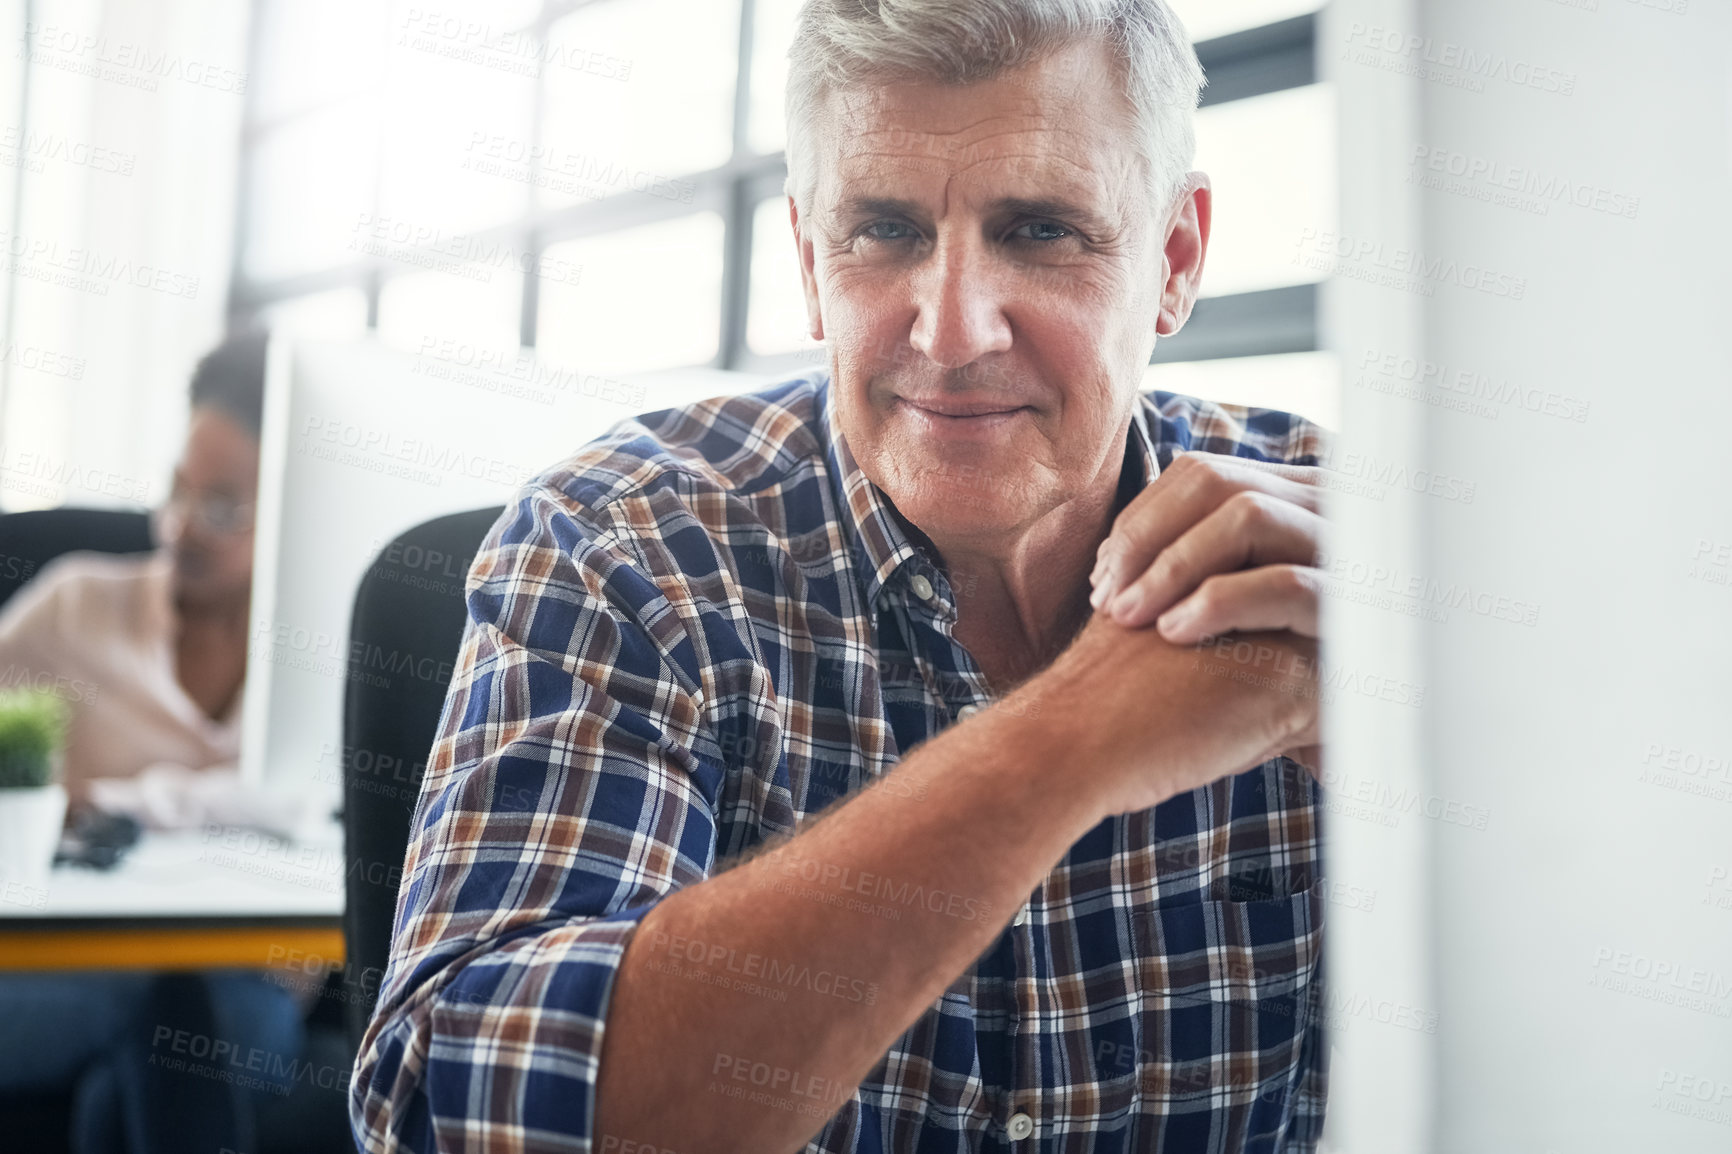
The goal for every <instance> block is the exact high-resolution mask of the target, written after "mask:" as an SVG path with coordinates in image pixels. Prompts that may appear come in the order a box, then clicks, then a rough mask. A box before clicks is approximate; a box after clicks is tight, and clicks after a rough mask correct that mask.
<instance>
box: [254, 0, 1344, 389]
mask: <svg viewBox="0 0 1732 1154" xmlns="http://www.w3.org/2000/svg"><path fill="white" fill-rule="evenodd" d="M270 2H271V0H252V13H253V15H252V22H251V23H252V28H251V32H250V33H249V44H248V53H249V57H250V59H249V62H248V63H249V69H250V74H251V75H259V74H260V72H259V68H260V64H261V63H262V60H263V52H264V46H263V44H262V43H261V42H260V29H261V28H262V27H263V25H264V19H263V11H262V10H263V6H264V5H265V4H267V3H270ZM278 2H282V0H278ZM613 2H618V0H544V2H543V4H542V7H541V11H540V13H539V14H538V15H537V17H536V19H535V20H534V21H532V22H531V23H530V24H529V25H527V26H526V27H525V28H520V29H514V30H513V31H514V32H518V33H521V32H526V31H527V32H533V33H534V34H535V35H538V36H545V35H546V34H547V31H548V29H549V28H550V27H551V25H552V24H553V23H554V22H556V21H558V20H560V19H561V18H563V17H565V16H568V15H570V14H571V13H573V12H575V11H577V10H579V9H580V8H583V7H585V6H587V4H589V3H613ZM755 9H756V3H755V0H740V22H739V37H738V43H737V46H736V49H737V58H738V68H737V73H736V76H735V83H734V109H733V120H732V132H733V140H732V154H731V156H730V158H729V159H728V161H727V162H726V163H724V164H722V165H720V166H717V167H715V168H711V169H708V170H705V171H702V172H689V173H684V174H682V175H680V176H679V177H677V179H679V180H682V181H685V182H687V183H688V184H689V186H690V187H691V188H692V190H693V195H692V197H691V199H690V200H689V201H688V200H680V201H677V202H676V201H673V200H668V199H663V198H657V197H645V196H639V195H635V194H634V193H631V192H624V193H618V194H615V195H613V196H610V197H607V198H605V199H602V200H597V201H589V202H584V203H579V204H573V205H566V206H560V207H557V208H543V207H539V206H536V205H535V204H533V202H531V203H529V204H528V205H527V206H526V208H525V210H524V211H523V212H522V213H521V214H520V215H519V216H518V217H516V218H515V219H513V220H511V221H508V222H506V223H504V224H501V225H497V226H495V227H493V228H489V229H485V230H477V231H475V232H474V233H473V234H472V235H473V237H474V239H475V240H476V241H477V242H478V243H479V244H483V245H485V244H492V243H502V244H509V245H512V246H514V247H515V250H516V251H518V252H522V253H525V254H528V255H531V256H533V257H534V258H535V259H537V260H539V259H540V257H541V255H542V254H543V253H544V252H545V251H546V250H547V248H548V247H549V246H551V245H554V244H558V243H560V242H562V241H568V240H573V239H576V238H580V237H586V236H594V235H597V234H600V233H607V232H613V231H616V230H619V229H624V228H630V227H633V226H636V225H643V224H652V223H655V222H658V221H662V220H670V219H674V218H677V217H681V216H685V215H687V214H690V213H695V212H703V211H712V212H716V213H719V214H720V215H721V217H722V221H723V239H722V244H723V254H722V300H721V310H720V332H719V333H718V334H717V341H716V349H717V352H716V355H715V357H714V358H713V359H712V360H711V361H710V362H708V367H712V368H720V369H737V370H742V371H746V372H753V373H766V374H771V373H780V372H784V371H791V370H796V369H798V368H800V367H803V366H807V365H809V364H810V361H811V356H810V353H784V354H777V355H763V354H759V353H756V352H754V351H753V350H752V349H751V348H750V346H749V345H748V343H747V340H746V325H747V311H748V309H749V307H750V302H751V264H752V220H753V216H754V214H755V212H756V210H757V208H758V206H759V205H760V204H761V203H762V202H763V201H764V200H766V199H771V198H776V197H780V196H781V195H782V187H783V182H784V179H785V177H786V174H787V167H786V164H785V162H784V159H783V154H782V152H781V151H780V150H778V151H776V152H770V153H760V152H755V151H753V150H752V148H751V145H750V139H749V133H748V127H749V119H750V111H751V83H752V52H753V41H754V36H753V31H754V16H755ZM1319 15H1320V13H1318V12H1311V13H1307V14H1304V15H1301V16H1296V17H1292V18H1289V19H1286V20H1281V21H1277V22H1275V23H1273V24H1266V25H1262V26H1259V27H1255V28H1248V29H1245V30H1243V31H1239V32H1234V33H1230V34H1228V35H1225V36H1218V37H1213V38H1211V39H1208V40H1203V41H1199V42H1198V43H1197V44H1196V51H1197V56H1198V59H1199V60H1200V61H1201V62H1202V64H1203V69H1204V74H1205V75H1206V76H1207V77H1208V81H1209V82H1208V84H1207V85H1206V86H1205V87H1204V89H1203V94H1202V102H1201V105H1202V107H1204V108H1207V107H1210V106H1212V105H1218V104H1224V103H1227V102H1228V101H1233V100H1243V99H1246V98H1248V97H1252V96H1261V95H1264V94H1266V93H1270V92H1279V91H1285V90H1287V89H1291V88H1299V87H1304V86H1306V85H1309V84H1314V83H1316V82H1317V79H1318V71H1319V70H1318V67H1317V26H1318V20H1319ZM257 93H258V88H257V86H253V87H252V88H250V89H249V91H248V94H247V98H246V99H247V107H246V111H245V114H244V120H243V125H244V127H243V130H242V139H241V150H240V164H239V173H238V177H237V188H236V197H237V203H236V213H235V243H234V248H233V253H234V256H233V265H232V272H231V277H230V283H229V296H228V319H229V326H230V328H231V329H232V330H238V329H241V328H245V327H247V326H249V325H251V324H253V323H255V322H256V321H257V320H258V318H259V316H260V314H261V313H263V312H264V311H265V310H267V309H269V308H271V307H272V306H274V305H278V304H283V303H286V302H289V301H292V300H294V299H296V298H299V297H303V296H307V295H310V294H312V293H316V292H323V291H327V290H330V289H336V288H358V289H360V290H361V291H362V292H363V293H364V294H365V297H366V301H367V330H368V331H369V332H376V331H377V329H378V322H379V299H380V294H381V291H382V289H383V287H384V284H385V282H386V281H387V280H389V279H390V278H391V277H392V276H394V275H410V274H411V273H412V272H413V271H414V270H407V269H401V268H399V267H397V266H395V265H394V264H392V262H390V261H389V260H388V259H386V258H382V257H377V256H361V257H359V258H358V259H356V260H354V261H351V262H348V263H345V264H342V265H336V266H332V267H329V268H326V269H321V270H318V271H315V272H310V273H303V274H299V275H295V276H289V277H282V278H277V279H271V280H258V279H254V278H252V277H250V276H249V275H248V274H247V272H246V257H247V252H246V245H247V241H248V237H249V234H250V228H251V223H252V214H253V209H254V204H253V182H254V174H255V167H256V165H255V157H256V153H257V149H258V146H259V143H260V141H261V140H263V139H265V138H266V137H267V136H268V135H269V134H270V133H271V132H274V131H276V130H278V129H280V128H282V127H283V126H284V125H285V124H288V123H292V122H293V121H294V120H296V119H299V118H301V117H304V116H307V115H310V114H312V113H313V112H315V111H317V110H318V109H319V108H320V107H322V105H320V104H318V103H315V104H313V105H310V106H308V107H306V108H303V109H300V110H298V111H296V112H295V113H292V114H289V115H286V116H282V117H278V118H275V119H273V120H271V121H269V122H265V121H262V120H261V119H260V118H259V116H258V109H257V103H256V102H257V99H258V97H257ZM546 99H547V95H546V84H545V82H543V81H538V82H537V83H536V85H535V98H534V102H533V111H532V120H531V122H530V124H528V125H526V126H525V127H526V129H527V130H528V131H530V132H531V133H533V134H534V135H535V137H536V138H539V135H540V128H541V124H542V120H543V117H544V115H545V110H546ZM382 154H383V142H382V141H381V142H380V143H379V145H378V147H376V149H375V160H374V179H373V211H374V212H377V211H378V210H379V195H380V187H381V180H380V166H381V163H382ZM539 289H540V281H539V278H537V277H534V276H525V277H524V284H523V292H522V297H521V300H522V304H521V313H520V317H519V325H518V339H519V341H520V343H521V344H522V345H523V346H524V347H525V348H530V349H533V348H534V347H535V345H536V335H537V334H536V324H537V314H538V311H539V306H540V291H539ZM1317 305H1318V285H1317V284H1315V283H1311V284H1300V285H1290V286H1286V287H1281V288H1274V289H1266V290H1261V291H1256V292H1244V293H1233V294H1228V295H1223V296H1216V297H1205V298H1204V299H1202V300H1200V301H1199V302H1198V303H1197V305H1196V308H1195V310H1194V311H1193V314H1192V316H1191V319H1190V320H1189V321H1188V322H1187V324H1186V326H1185V328H1184V330H1183V331H1181V332H1180V333H1179V334H1178V335H1177V336H1175V337H1171V338H1168V339H1165V340H1162V341H1160V342H1159V343H1158V344H1157V345H1156V349H1155V354H1154V356H1153V358H1152V359H1151V363H1156V364H1158V363H1163V362H1172V361H1199V360H1212V359H1222V358H1231V357H1245V356H1257V355H1263V354H1269V353H1295V352H1314V351H1317V350H1318V349H1319V347H1320V344H1319V334H1318V322H1317Z"/></svg>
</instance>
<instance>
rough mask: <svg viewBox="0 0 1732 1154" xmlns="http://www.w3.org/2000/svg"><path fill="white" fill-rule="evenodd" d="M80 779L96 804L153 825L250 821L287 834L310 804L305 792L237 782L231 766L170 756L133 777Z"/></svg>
mask: <svg viewBox="0 0 1732 1154" xmlns="http://www.w3.org/2000/svg"><path fill="white" fill-rule="evenodd" d="M86 784H87V787H88V789H89V795H88V796H89V798H90V803H91V804H92V805H94V806H95V807H96V808H97V809H100V810H104V811H106V812H108V813H119V814H125V815H126V816H128V817H130V818H132V819H133V820H134V821H136V822H138V823H139V824H140V825H142V826H144V827H145V828H146V829H154V830H177V829H199V828H201V827H204V826H207V825H228V826H252V827H255V828H258V829H263V830H268V831H269V832H271V833H275V834H280V835H282V836H284V837H288V836H291V835H292V834H294V832H295V831H296V830H297V829H299V828H301V827H302V826H303V825H304V824H305V823H306V822H307V820H308V819H309V818H310V817H311V816H312V810H313V809H314V807H315V804H316V799H314V798H313V797H311V796H309V795H308V794H306V793H297V792H291V791H288V790H283V789H266V788H262V787H260V786H257V785H253V784H251V783H249V782H243V781H242V780H241V777H240V773H239V771H238V770H235V769H232V768H226V767H224V768H213V769H198V770H193V769H188V768H187V767H186V766H184V765H175V764H172V763H170V762H159V763H157V764H155V765H152V766H149V767H148V768H146V769H145V770H144V771H143V772H142V773H139V774H137V775H135V776H133V777H102V778H95V779H92V780H90V781H89V782H87V783H86Z"/></svg>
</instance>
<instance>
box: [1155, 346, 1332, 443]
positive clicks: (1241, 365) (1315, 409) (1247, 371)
mask: <svg viewBox="0 0 1732 1154" xmlns="http://www.w3.org/2000/svg"><path fill="white" fill-rule="evenodd" d="M1142 387H1143V389H1144V391H1147V390H1149V389H1163V390H1165V391H1166V392H1169V393H1183V394H1184V395H1185V396H1188V397H1201V398H1203V399H1204V400H1209V401H1221V402H1224V403H1226V404H1232V405H1252V406H1259V407H1262V408H1265V409H1284V410H1285V411H1287V412H1289V413H1298V414H1299V415H1301V416H1304V417H1309V418H1310V419H1311V420H1313V421H1316V422H1317V423H1318V424H1319V425H1322V426H1323V427H1324V428H1326V429H1338V428H1340V427H1341V370H1340V362H1339V361H1338V360H1337V358H1336V356H1335V354H1334V353H1283V354H1281V355H1280V356H1272V357H1232V358H1230V359H1227V360H1219V361H1180V362H1175V363H1173V364H1164V365H1150V366H1149V367H1148V369H1147V370H1146V371H1145V372H1144V373H1143V385H1142Z"/></svg>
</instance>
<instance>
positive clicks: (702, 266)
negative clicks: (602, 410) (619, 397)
mask: <svg viewBox="0 0 1732 1154" xmlns="http://www.w3.org/2000/svg"><path fill="white" fill-rule="evenodd" d="M547 260H548V262H549V263H550V264H553V265H554V267H556V268H571V269H577V270H579V271H578V273H577V275H575V276H569V277H561V278H559V279H558V280H553V279H549V278H547V277H543V279H542V283H541V304H540V312H539V314H538V316H537V318H536V341H535V343H536V351H537V354H538V355H539V356H540V357H541V359H543V360H546V361H548V362H550V363H553V364H558V365H562V366H567V367H572V368H578V369H582V370H583V371H585V372H597V373H630V372H639V371H644V370H649V369H661V368H671V367H674V366H680V365H697V364H704V363H707V362H709V361H712V360H714V359H715V356H716V342H717V337H718V334H719V333H720V331H721V323H722V218H721V217H720V216H718V215H717V214H716V213H713V212H701V213H694V214H693V215H691V216H683V217H680V218H678V219H677V220H671V221H662V222H658V223H656V224H650V225H643V226H641V227H638V228H629V229H623V230H621V231H619V232H613V233H605V234H602V235H600V236H593V237H584V238H583V239H581V240H571V241H565V242H563V243H561V244H556V245H550V246H549V247H548V250H547ZM555 262H559V263H555Z"/></svg>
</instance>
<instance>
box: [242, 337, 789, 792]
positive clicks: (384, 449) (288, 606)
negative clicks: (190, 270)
mask: <svg viewBox="0 0 1732 1154" xmlns="http://www.w3.org/2000/svg"><path fill="white" fill-rule="evenodd" d="M266 378H267V379H266V390H265V417H264V423H263V428H262V431H261V438H260V441H261V444H260V448H261V456H260V461H261V464H260V478H259V498H258V517H257V545H256V551H255V555H254V570H253V598H252V610H251V617H252V626H251V631H250V636H249V642H248V654H247V676H246V691H245V693H246V697H245V703H244V711H243V723H242V724H243V731H242V742H241V745H242V748H241V767H242V773H243V775H244V776H245V777H246V778H247V779H248V780H250V781H253V782H255V783H258V784H261V785H268V786H271V787H275V788H293V789H296V790H300V791H305V792H308V793H311V794H313V795H314V797H315V798H316V799H318V800H323V799H324V798H325V797H328V799H329V800H330V801H331V802H333V803H334V802H335V800H336V798H337V796H338V795H339V793H340V789H341V777H340V767H341V750H342V710H343V691H344V686H345V683H346V682H345V677H346V673H347V654H348V650H349V645H348V630H349V618H350V613H351V610H352V608H353V605H354V600H355V592H356V589H357V588H358V585H359V582H360V580H361V576H362V574H363V573H364V571H365V570H366V568H367V566H368V565H369V564H370V563H371V562H372V561H373V559H374V558H375V557H376V556H377V555H378V553H379V551H380V549H381V548H382V547H383V546H384V545H386V544H387V543H388V542H390V541H391V540H392V539H393V538H394V537H396V536H397V535H398V534H399V533H401V532H403V531H404V530H406V529H408V528H410V527H412V526H414V525H417V524H419V523H421V522H423V521H426V520H429V519H431V518H433V517H438V516H441V515H443V514H446V513H456V512H462V511H465V510H469V509H476V508H480V507H483V506H487V505H503V504H505V503H506V502H507V501H508V500H510V498H511V497H512V495H513V493H514V492H515V491H516V490H517V489H518V487H519V486H520V485H521V483H522V482H523V481H524V480H526V479H527V478H529V477H531V476H533V475H535V474H536V473H538V472H540V471H541V470H542V469H544V468H546V467H547V466H549V465H552V464H554V463H556V462H557V461H559V460H560V459H562V458H563V457H565V456H567V455H569V454H570V453H571V452H572V450H574V449H576V448H577V447H578V446H580V445H582V444H583V443H584V442H586V441H589V440H592V439H594V438H595V437H597V436H599V435H601V434H602V433H604V432H605V431H607V429H608V428H610V427H611V426H613V425H615V424H616V423H618V422H619V421H621V420H624V419H627V418H629V417H631V416H633V415H635V414H637V413H644V412H651V411H654V410H657V409H664V408H668V407H671V406H674V405H682V404H687V403H690V402H692V401H697V400H701V399H704V398H706V397H713V396H720V395H724V394H730V393H735V392H740V391H743V390H745V389H747V388H751V387H754V386H756V385H758V384H761V383H763V382H764V381H765V380H766V379H767V378H765V377H762V376H752V375H748V374H744V373H731V372H724V371H721V370H713V369H694V370H678V371H672V372H663V373H654V374H643V375H634V376H629V377H628V376H617V375H614V376H610V375H605V374H597V373H583V372H577V371H573V370H570V369H562V368H556V367H554V366H550V365H544V364H540V363H537V362H536V361H534V360H533V358H532V357H531V356H530V355H528V354H527V353H522V352H517V351H513V352H511V353H509V354H498V355H495V354H490V353H488V352H486V351H479V350H474V349H470V348H468V347H467V346H463V345H460V344H456V343H439V342H429V344H428V346H427V347H426V349H425V350H424V351H423V352H420V353H414V354H411V353H404V352H399V351H396V350H394V349H390V348H387V347H385V346H382V345H381V344H379V343H378V342H377V341H374V340H366V341H347V342H299V341H297V342H292V343H291V342H289V341H287V340H284V339H273V341H272V342H271V348H270V353H269V359H268V365H267V374H266ZM454 656H455V654H453V657H454Z"/></svg>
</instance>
